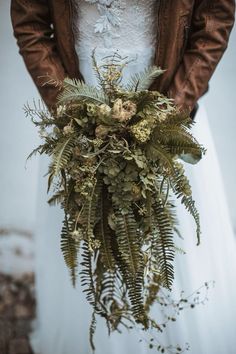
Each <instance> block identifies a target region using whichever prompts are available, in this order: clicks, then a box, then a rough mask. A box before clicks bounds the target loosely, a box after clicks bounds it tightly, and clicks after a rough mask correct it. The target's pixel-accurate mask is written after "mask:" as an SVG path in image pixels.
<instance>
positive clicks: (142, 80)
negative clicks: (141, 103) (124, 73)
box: [125, 65, 165, 91]
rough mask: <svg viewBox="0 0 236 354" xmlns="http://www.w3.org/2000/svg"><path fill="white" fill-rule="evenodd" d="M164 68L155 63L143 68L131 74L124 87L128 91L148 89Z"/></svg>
mask: <svg viewBox="0 0 236 354" xmlns="http://www.w3.org/2000/svg"><path fill="white" fill-rule="evenodd" d="M164 71H165V70H162V69H161V68H160V67H157V66H155V65H153V66H149V67H147V68H145V70H144V71H142V72H140V73H136V74H134V75H133V76H131V78H130V80H129V81H128V83H127V84H126V86H125V88H126V90H128V91H143V90H148V88H149V87H150V86H151V84H152V83H153V81H154V80H155V79H156V78H157V77H158V76H160V75H161V74H162V73H163V72H164Z"/></svg>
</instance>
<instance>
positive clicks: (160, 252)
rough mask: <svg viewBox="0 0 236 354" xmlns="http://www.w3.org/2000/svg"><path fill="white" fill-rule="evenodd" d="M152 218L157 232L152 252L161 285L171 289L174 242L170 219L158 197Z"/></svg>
mask: <svg viewBox="0 0 236 354" xmlns="http://www.w3.org/2000/svg"><path fill="white" fill-rule="evenodd" d="M153 210H154V220H155V226H156V232H157V240H156V244H155V245H154V246H153V252H154V254H155V256H156V258H157V263H158V266H159V270H160V278H161V285H162V286H164V287H165V288H167V289H169V290H171V286H172V282H173V280H174V267H173V261H174V242H173V229H172V220H171V219H170V217H169V213H168V212H167V211H166V208H165V207H164V205H163V201H162V199H161V198H160V197H157V198H156V199H155V202H154V203H153Z"/></svg>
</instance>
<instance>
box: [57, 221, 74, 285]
mask: <svg viewBox="0 0 236 354" xmlns="http://www.w3.org/2000/svg"><path fill="white" fill-rule="evenodd" d="M71 231H72V228H71V225H70V223H69V221H68V219H67V216H66V215H65V218H64V221H63V227H62V230H61V251H62V254H63V256H64V260H65V263H66V265H67V267H68V268H69V270H70V274H71V279H72V284H73V286H75V283H76V269H77V246H76V242H75V240H74V239H73V238H72V237H71V235H70V233H71Z"/></svg>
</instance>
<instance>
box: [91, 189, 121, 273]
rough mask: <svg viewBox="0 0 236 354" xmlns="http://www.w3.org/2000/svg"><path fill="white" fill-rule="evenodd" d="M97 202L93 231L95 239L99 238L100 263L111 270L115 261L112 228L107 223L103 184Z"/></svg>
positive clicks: (106, 204) (105, 194)
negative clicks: (96, 218) (95, 222)
mask: <svg viewBox="0 0 236 354" xmlns="http://www.w3.org/2000/svg"><path fill="white" fill-rule="evenodd" d="M99 197H100V198H99V202H98V206H97V216H98V219H99V221H98V222H97V224H96V226H95V229H94V233H95V236H96V238H97V239H99V240H100V242H101V246H100V253H101V259H102V263H103V264H104V267H105V268H106V269H107V270H110V271H113V270H114V269H115V264H116V261H115V259H114V256H113V252H112V236H113V235H112V230H111V228H110V226H109V224H108V213H109V206H110V205H109V202H108V194H107V190H106V187H105V185H104V184H103V187H102V190H101V193H100V196H99Z"/></svg>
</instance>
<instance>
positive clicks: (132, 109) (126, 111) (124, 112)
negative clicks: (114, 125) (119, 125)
mask: <svg viewBox="0 0 236 354" xmlns="http://www.w3.org/2000/svg"><path fill="white" fill-rule="evenodd" d="M136 112H137V106H136V104H135V103H134V102H132V101H130V100H127V101H124V102H122V99H121V98H117V99H116V100H115V102H114V105H113V107H112V118H113V119H117V120H118V121H119V122H126V121H128V120H129V119H130V118H131V117H133V115H134V114H135V113H136Z"/></svg>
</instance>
